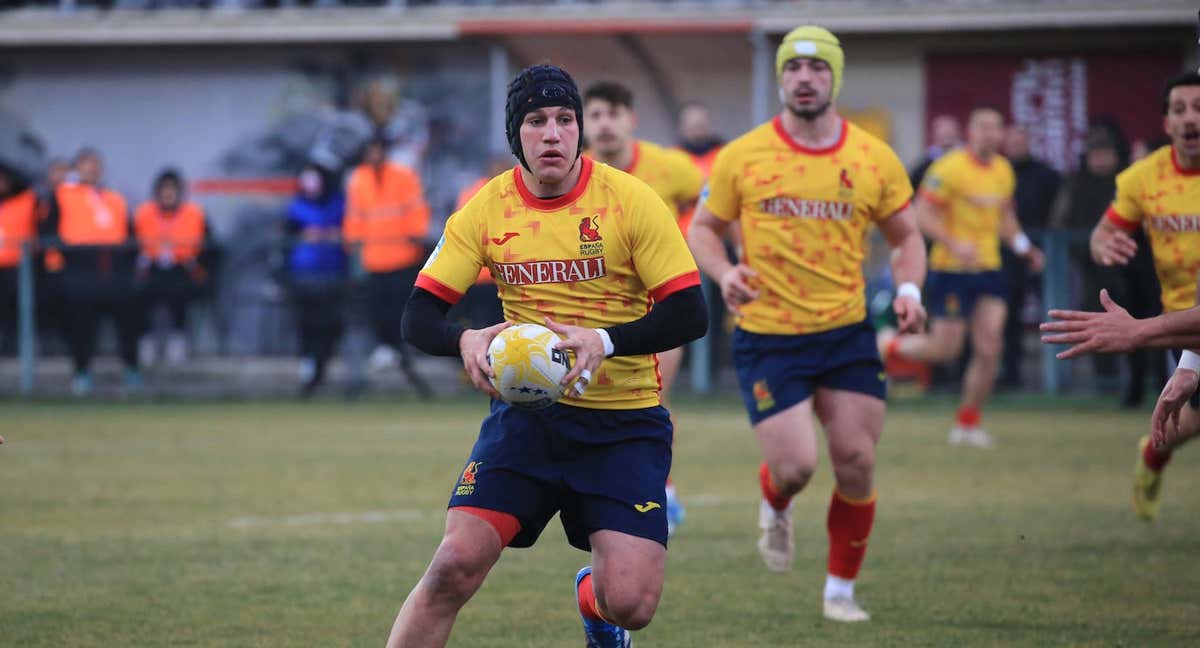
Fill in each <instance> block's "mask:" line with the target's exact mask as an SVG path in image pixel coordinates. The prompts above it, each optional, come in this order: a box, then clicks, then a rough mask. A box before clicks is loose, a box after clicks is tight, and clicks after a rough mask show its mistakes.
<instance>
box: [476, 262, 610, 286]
mask: <svg viewBox="0 0 1200 648" xmlns="http://www.w3.org/2000/svg"><path fill="white" fill-rule="evenodd" d="M495 274H496V277H497V278H499V279H500V280H501V281H503V282H504V283H506V284H508V285H510V286H524V285H528V284H548V283H570V282H574V281H592V280H593V279H599V278H601V277H603V276H605V274H606V273H605V268H604V257H596V258H594V259H568V260H565V261H522V262H520V263H497V264H496V273H495Z"/></svg>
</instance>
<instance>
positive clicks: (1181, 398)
mask: <svg viewBox="0 0 1200 648" xmlns="http://www.w3.org/2000/svg"><path fill="white" fill-rule="evenodd" d="M1197 385H1200V374H1197V373H1196V372H1195V371H1192V370H1191V369H1183V368H1180V369H1176V370H1175V373H1174V374H1172V376H1171V379H1170V380H1169V381H1167V386H1166V387H1163V390H1162V393H1161V394H1159V396H1158V403H1156V404H1155V405H1154V414H1152V415H1150V442H1151V443H1153V444H1154V447H1156V448H1161V447H1163V446H1165V445H1167V444H1169V443H1170V442H1172V441H1174V440H1175V438H1176V437H1177V436H1179V413H1180V412H1181V411H1183V406H1184V405H1186V404H1187V402H1188V400H1189V399H1191V397H1192V394H1195V393H1196V387H1197Z"/></svg>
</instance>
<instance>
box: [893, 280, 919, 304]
mask: <svg viewBox="0 0 1200 648" xmlns="http://www.w3.org/2000/svg"><path fill="white" fill-rule="evenodd" d="M896 296H897V297H912V298H913V299H915V300H916V301H917V303H920V301H921V289H920V288H917V284H915V283H913V282H911V281H905V282H904V283H902V284H900V287H899V288H897V289H896Z"/></svg>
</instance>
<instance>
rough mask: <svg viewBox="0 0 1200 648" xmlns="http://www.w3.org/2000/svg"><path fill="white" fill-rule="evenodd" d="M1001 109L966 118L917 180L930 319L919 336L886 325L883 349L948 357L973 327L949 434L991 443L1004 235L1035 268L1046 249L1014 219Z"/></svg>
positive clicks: (1003, 294)
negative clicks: (987, 421)
mask: <svg viewBox="0 0 1200 648" xmlns="http://www.w3.org/2000/svg"><path fill="white" fill-rule="evenodd" d="M1003 139H1004V117H1003V115H1001V114H1000V112H999V111H997V110H996V109H994V108H987V107H984V108H976V109H974V110H972V111H971V115H970V118H969V119H968V120H967V144H966V146H965V147H962V148H958V149H954V150H953V151H951V152H949V153H947V154H945V155H943V156H942V157H940V158H938V160H937V161H936V162H934V163H933V165H932V166H930V167H929V171H927V172H926V174H925V180H924V181H923V183H922V185H921V190H920V199H919V200H918V201H917V221H918V222H919V223H920V226H921V229H922V230H923V231H924V232H925V235H926V236H928V237H929V238H930V239H932V240H933V247H932V249H931V250H930V252H929V279H928V280H927V281H926V283H925V303H926V304H927V305H928V307H929V314H930V317H931V318H932V322H931V324H930V327H929V332H928V333H927V334H922V335H899V336H894V335H890V334H889V333H888V332H881V334H880V340H879V343H880V347H881V348H882V349H883V350H884V357H885V358H888V357H891V356H892V355H893V354H898V355H899V356H901V357H903V358H906V359H909V360H916V361H919V362H927V363H930V364H946V363H948V362H952V361H954V360H957V359H958V357H959V355H961V354H962V349H963V343H964V341H965V339H966V337H967V331H968V328H969V329H970V334H971V359H970V362H969V363H968V364H967V373H966V375H965V376H964V377H963V388H962V400H961V402H960V406H959V409H958V417H957V421H956V423H955V425H954V426H953V427H952V428H951V430H950V443H951V444H953V445H970V446H975V447H979V448H990V447H992V445H993V440H992V437H991V435H989V434H988V433H987V432H985V431H983V429H982V428H981V427H980V425H979V424H980V419H981V418H982V415H981V409H982V408H983V405H984V403H985V402H987V399H988V396H990V395H991V393H992V388H993V386H994V385H995V383H996V374H997V372H998V370H999V368H1000V355H1001V351H1002V347H1003V345H1004V320H1005V318H1006V317H1007V315H1008V301H1007V300H1008V292H1007V288H1006V286H1005V282H1004V275H1003V274H1002V273H1001V271H1000V241H1001V239H1003V240H1004V241H1007V242H1008V244H1009V245H1010V246H1012V249H1013V251H1014V252H1016V253H1017V254H1018V255H1020V256H1023V257H1024V258H1025V259H1026V261H1027V263H1029V266H1030V268H1031V269H1032V270H1033V271H1034V272H1039V271H1040V270H1041V267H1042V253H1041V251H1040V250H1038V249H1037V248H1036V247H1034V246H1033V245H1032V244H1031V243H1030V242H1029V238H1028V237H1027V236H1025V233H1024V232H1022V231H1021V225H1020V223H1018V222H1017V216H1016V212H1015V211H1014V207H1013V191H1014V190H1015V188H1016V177H1015V176H1014V175H1013V170H1012V167H1011V166H1009V164H1008V160H1005V159H1004V158H1003V157H1001V156H1000V154H999V153H998V151H999V148H1000V144H1001V142H1003Z"/></svg>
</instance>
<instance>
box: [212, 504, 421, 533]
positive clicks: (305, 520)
mask: <svg viewBox="0 0 1200 648" xmlns="http://www.w3.org/2000/svg"><path fill="white" fill-rule="evenodd" d="M426 515H428V514H427V513H425V512H422V511H418V510H415V509H396V510H391V511H363V512H360V513H350V512H336V513H304V514H302V515H287V516H283V517H239V518H233V519H232V520H229V521H228V522H226V523H225V526H227V527H229V528H231V529H249V528H251V527H261V526H279V525H282V526H311V525H320V524H357V523H359V522H393V521H396V520H419V519H421V518H423V517H425V516H426Z"/></svg>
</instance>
